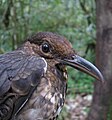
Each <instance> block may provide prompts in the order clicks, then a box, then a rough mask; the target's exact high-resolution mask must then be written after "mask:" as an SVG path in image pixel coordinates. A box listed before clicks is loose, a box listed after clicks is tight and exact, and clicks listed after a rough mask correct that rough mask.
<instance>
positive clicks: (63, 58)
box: [27, 32, 104, 81]
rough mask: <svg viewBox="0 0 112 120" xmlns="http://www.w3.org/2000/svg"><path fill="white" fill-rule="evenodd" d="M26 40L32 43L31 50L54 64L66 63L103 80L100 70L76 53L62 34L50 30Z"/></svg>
mask: <svg viewBox="0 0 112 120" xmlns="http://www.w3.org/2000/svg"><path fill="white" fill-rule="evenodd" d="M27 41H29V42H30V44H32V46H33V47H32V48H33V52H34V53H35V54H37V55H39V56H41V57H44V58H45V59H46V60H50V61H52V60H53V61H55V65H57V64H62V65H68V66H71V67H73V68H75V69H78V70H80V71H82V72H85V73H87V74H89V75H91V76H92V77H94V78H96V79H98V80H101V81H104V79H103V76H102V74H101V72H100V71H99V70H98V69H97V67H95V66H94V65H93V64H92V63H90V62H89V61H87V60H85V59H84V58H82V57H80V56H79V55H77V54H76V52H75V51H74V50H73V47H72V45H71V43H70V42H69V41H68V40H67V39H66V38H65V37H63V36H60V35H57V34H54V33H51V32H39V33H37V34H35V35H34V36H32V37H29V38H28V39H27Z"/></svg>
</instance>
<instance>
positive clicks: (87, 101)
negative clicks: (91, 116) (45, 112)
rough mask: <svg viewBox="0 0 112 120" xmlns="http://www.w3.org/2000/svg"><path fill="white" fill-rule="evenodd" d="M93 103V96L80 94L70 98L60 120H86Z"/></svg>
mask: <svg viewBox="0 0 112 120" xmlns="http://www.w3.org/2000/svg"><path fill="white" fill-rule="evenodd" d="M91 101H92V95H91V94H84V93H83V94H78V95H76V97H75V98H71V97H68V98H67V99H66V101H65V105H64V108H63V110H62V112H61V116H60V117H59V119H58V120H86V117H87V114H88V111H89V108H90V105H91Z"/></svg>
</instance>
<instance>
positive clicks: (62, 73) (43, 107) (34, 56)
mask: <svg viewBox="0 0 112 120" xmlns="http://www.w3.org/2000/svg"><path fill="white" fill-rule="evenodd" d="M65 65H70V66H72V67H75V68H76V69H80V70H81V71H84V72H86V73H88V74H90V75H91V76H93V77H95V78H97V79H102V80H103V77H102V75H101V73H100V72H99V71H98V69H97V68H96V67H95V66H93V65H92V64H91V63H90V62H87V61H86V60H84V59H83V58H80V57H79V56H78V55H76V53H75V52H74V50H73V48H72V46H71V44H70V43H69V42H68V41H67V40H66V38H64V37H62V36H59V35H57V34H53V33H50V32H40V33H37V34H36V35H34V36H32V37H29V38H27V39H26V41H25V43H24V44H23V45H22V46H21V47H19V48H18V49H17V50H15V51H13V52H9V53H6V54H2V55H0V120H54V119H56V118H57V116H58V115H59V113H60V111H61V109H62V107H63V105H64V100H65V96H66V89H67V87H66V86H67V71H66V66H65Z"/></svg>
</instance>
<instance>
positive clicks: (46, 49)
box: [42, 43, 50, 53]
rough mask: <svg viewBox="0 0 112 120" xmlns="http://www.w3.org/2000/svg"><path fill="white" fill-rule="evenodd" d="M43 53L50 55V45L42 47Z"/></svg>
mask: <svg viewBox="0 0 112 120" xmlns="http://www.w3.org/2000/svg"><path fill="white" fill-rule="evenodd" d="M42 51H43V52H45V53H48V52H49V51H50V47H49V44H48V43H44V44H43V45H42Z"/></svg>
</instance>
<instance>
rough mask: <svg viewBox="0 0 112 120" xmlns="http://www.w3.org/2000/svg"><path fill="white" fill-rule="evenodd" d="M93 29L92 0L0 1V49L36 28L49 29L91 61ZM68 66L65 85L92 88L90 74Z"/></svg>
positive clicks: (13, 44) (82, 89) (15, 43)
mask: <svg viewBox="0 0 112 120" xmlns="http://www.w3.org/2000/svg"><path fill="white" fill-rule="evenodd" d="M95 29H96V28H95V2H94V0H70V1H69V0H38V1H37V0H1V1H0V53H4V52H7V51H11V50H13V49H16V48H17V46H18V45H19V44H20V43H21V42H22V41H23V40H24V39H25V38H26V37H27V36H29V35H31V34H34V33H36V32H38V31H52V32H56V33H59V34H61V35H64V36H66V37H67V38H68V40H70V41H71V42H72V45H73V47H74V49H76V51H78V54H80V55H81V56H83V57H85V58H86V59H88V60H90V61H92V62H94V60H95V51H94V50H95V39H96V38H95ZM68 69H69V70H68V71H69V79H70V80H69V81H68V83H69V85H68V86H69V87H71V88H72V87H75V88H76V90H78V91H79V92H92V88H93V86H92V83H93V80H92V79H91V77H88V76H87V75H85V74H82V73H81V72H78V71H75V73H74V70H73V69H71V68H68ZM91 86H92V87H91Z"/></svg>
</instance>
